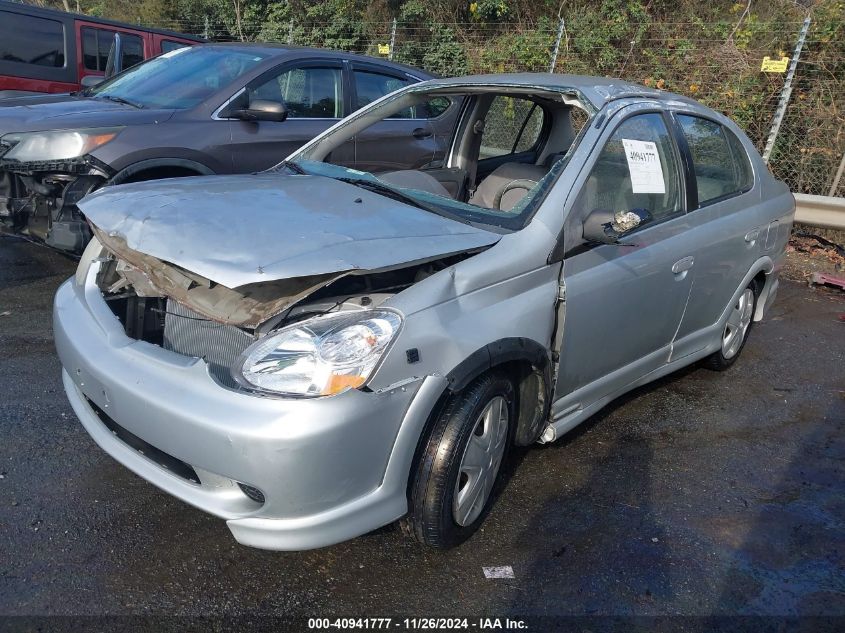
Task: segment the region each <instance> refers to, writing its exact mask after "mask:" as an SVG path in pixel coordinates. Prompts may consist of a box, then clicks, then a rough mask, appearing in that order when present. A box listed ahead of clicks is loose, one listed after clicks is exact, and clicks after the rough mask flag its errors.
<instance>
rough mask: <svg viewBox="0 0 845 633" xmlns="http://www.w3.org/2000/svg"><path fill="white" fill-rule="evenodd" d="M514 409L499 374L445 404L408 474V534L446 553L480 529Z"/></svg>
mask: <svg viewBox="0 0 845 633" xmlns="http://www.w3.org/2000/svg"><path fill="white" fill-rule="evenodd" d="M514 405H515V390H514V386H513V383H512V382H511V381H510V380H508V379H507V378H506V377H505V376H503V375H500V374H489V375H486V376H482V377H481V378H479V379H478V380H476V381H475V382H474V383H472V384H471V385H470V386H469V387H467V388H466V389H465V390H464V391H462V392H461V393H459V394H456V395H455V396H453V397H452V399H451V400H450V401H449V402H448V403H447V404H446V406H445V408H444V410H443V411H442V413H441V414H440V415H439V416H438V418H437V421H436V422H435V424H434V428H433V429H432V431H431V434H430V435H429V437H428V440H427V442H426V445H425V447H424V450H423V451H422V453H421V455H420V459H419V463H418V464H417V467H416V470H415V472H414V473H412V476H413V483H412V487H411V495H410V500H409V502H410V508H409V514H408V516H407V517H406V518H405V519H403V521H402V527H403V530H404V531H405V532H406V533H408V534H410V535H412V536H413V537H414V538H416V539H417V540H418V541H419V542H421V543H423V544H425V545H430V546H433V547H436V548H439V549H448V548H450V547H454V546H456V545H459V544H460V543H462V542H464V541H465V540H466V539H468V538H469V537H470V536H472V534H473V533H474V532H475V531H476V530H477V529H478V527H479V525H481V522H482V521H483V519H484V517H485V515H486V514H487V512H488V510H489V508H490V502H491V500H492V498H493V491H494V489H495V487H496V483H497V481H498V479H499V474H500V470H501V465H502V462H503V461H504V459H505V457H506V455H507V452H508V448H509V447H510V444H511V440H512V435H513V428H514V426H515V423H516V419H515V410H516V409H515V406H514Z"/></svg>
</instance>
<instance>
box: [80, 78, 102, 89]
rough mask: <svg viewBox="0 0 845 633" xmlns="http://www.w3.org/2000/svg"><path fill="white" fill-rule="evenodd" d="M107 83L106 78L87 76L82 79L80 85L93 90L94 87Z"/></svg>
mask: <svg viewBox="0 0 845 633" xmlns="http://www.w3.org/2000/svg"><path fill="white" fill-rule="evenodd" d="M103 81H105V77H99V76H97V75H85V76H84V77H83V78H82V79H80V81H79V83H80V84H81V85H82V87H83V88H93V87H94V86H99V85H100V84H101V83H103Z"/></svg>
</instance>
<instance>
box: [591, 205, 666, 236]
mask: <svg viewBox="0 0 845 633" xmlns="http://www.w3.org/2000/svg"><path fill="white" fill-rule="evenodd" d="M651 219H652V218H651V214H650V213H649V212H648V211H646V210H645V209H631V210H630V211H617V212H616V213H614V212H613V211H605V210H602V209H596V210H595V211H592V212H591V213H590V215H588V216H587V219H586V220H584V231H583V235H584V239H585V240H587V241H588V242H598V243H600V244H617V243H618V242H619V238H620V237H622V236H623V235H625V234H626V233H630V232H631V231H633V230H634V229H636V228H637V227H639V226H640V225H641V224H643V223H645V222H649V221H651Z"/></svg>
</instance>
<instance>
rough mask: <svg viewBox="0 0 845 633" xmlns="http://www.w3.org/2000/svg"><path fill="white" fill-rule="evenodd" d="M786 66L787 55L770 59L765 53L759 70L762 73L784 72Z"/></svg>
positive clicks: (787, 63)
mask: <svg viewBox="0 0 845 633" xmlns="http://www.w3.org/2000/svg"><path fill="white" fill-rule="evenodd" d="M787 66H789V57H782V58H781V59H772V58H771V57H769V56H768V55H767V56H766V57H764V58H763V65H762V66H760V71H761V72H764V73H785V72H786V67H787Z"/></svg>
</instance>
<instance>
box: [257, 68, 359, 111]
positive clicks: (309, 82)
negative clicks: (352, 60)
mask: <svg viewBox="0 0 845 633" xmlns="http://www.w3.org/2000/svg"><path fill="white" fill-rule="evenodd" d="M247 92H248V95H249V101H250V102H252V101H254V100H256V99H261V100H265V101H273V102H276V103H284V104H285V106H286V107H287V110H288V118H291V119H296V118H310V119H339V118H340V117H342V116H343V81H342V73H341V70H340V68H311V67H307V68H290V69H288V70H286V71H284V72H283V73H281V74H280V75H277V76H275V77H273V78H272V79H270V80H268V81H265V82H263V83H261V84H259V85H258V86H255V87H252V88H249V89H248V91H247Z"/></svg>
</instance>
